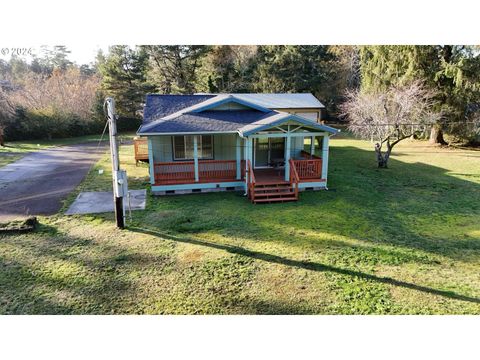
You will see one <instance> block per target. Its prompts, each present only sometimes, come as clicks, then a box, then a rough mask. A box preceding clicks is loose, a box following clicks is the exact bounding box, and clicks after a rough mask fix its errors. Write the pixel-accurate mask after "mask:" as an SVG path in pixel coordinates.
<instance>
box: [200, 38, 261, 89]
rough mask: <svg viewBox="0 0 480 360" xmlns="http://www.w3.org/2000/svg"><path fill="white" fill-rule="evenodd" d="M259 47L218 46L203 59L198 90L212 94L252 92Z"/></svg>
mask: <svg viewBox="0 0 480 360" xmlns="http://www.w3.org/2000/svg"><path fill="white" fill-rule="evenodd" d="M256 53H257V46H233V45H218V46H213V47H212V48H211V50H210V51H209V52H208V53H207V54H206V56H204V57H203V59H202V63H201V67H200V69H199V71H198V82H197V90H198V91H201V92H211V93H224V92H227V93H241V92H251V91H252V88H253V79H252V72H253V70H254V67H255V64H256V63H255V60H256V58H255V56H256Z"/></svg>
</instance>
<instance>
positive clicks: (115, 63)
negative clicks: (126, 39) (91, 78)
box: [97, 45, 153, 118]
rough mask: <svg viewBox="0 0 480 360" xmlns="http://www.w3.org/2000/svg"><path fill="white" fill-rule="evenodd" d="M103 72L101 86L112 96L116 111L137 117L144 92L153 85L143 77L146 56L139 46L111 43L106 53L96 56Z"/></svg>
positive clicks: (146, 62)
mask: <svg viewBox="0 0 480 360" xmlns="http://www.w3.org/2000/svg"><path fill="white" fill-rule="evenodd" d="M97 61H98V64H97V66H98V69H99V71H100V73H101V75H102V84H101V88H102V90H103V91H104V92H105V94H106V95H108V96H111V97H113V98H114V99H115V101H116V104H117V112H118V114H119V115H121V116H125V117H132V118H134V117H138V116H139V114H138V111H139V110H140V109H141V107H142V103H143V101H144V98H145V95H146V93H148V92H149V91H152V90H153V87H152V86H151V85H150V84H148V83H147V81H146V73H147V66H148V56H147V54H146V53H145V51H144V50H143V49H142V48H140V47H138V48H136V49H132V48H130V47H128V46H125V45H115V46H112V47H110V49H109V54H108V56H106V57H103V55H101V56H99V57H97Z"/></svg>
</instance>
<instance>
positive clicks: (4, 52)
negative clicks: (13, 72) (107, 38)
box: [0, 44, 109, 65]
mask: <svg viewBox="0 0 480 360" xmlns="http://www.w3.org/2000/svg"><path fill="white" fill-rule="evenodd" d="M66 46H67V49H68V50H70V51H71V53H70V54H69V59H70V60H71V61H73V62H76V63H77V64H79V65H82V64H89V63H91V62H93V61H95V56H96V55H97V52H98V50H99V49H102V50H103V52H104V53H106V52H107V51H108V46H109V45H92V44H70V45H68V44H67V45H66ZM26 48H31V49H32V53H34V54H36V55H37V56H38V55H41V51H40V46H32V47H28V46H27V47H26ZM12 51H14V49H13V48H11V47H9V48H1V49H0V59H3V60H9V59H10V57H11V53H12ZM22 57H23V58H24V59H25V60H27V61H30V60H31V56H29V55H25V56H22Z"/></svg>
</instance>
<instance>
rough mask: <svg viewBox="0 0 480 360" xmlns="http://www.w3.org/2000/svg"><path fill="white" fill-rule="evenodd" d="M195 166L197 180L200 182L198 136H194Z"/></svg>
mask: <svg viewBox="0 0 480 360" xmlns="http://www.w3.org/2000/svg"><path fill="white" fill-rule="evenodd" d="M193 166H194V169H195V182H198V180H199V178H198V136H197V135H194V136H193Z"/></svg>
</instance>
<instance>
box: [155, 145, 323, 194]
mask: <svg viewBox="0 0 480 360" xmlns="http://www.w3.org/2000/svg"><path fill="white" fill-rule="evenodd" d="M300 154H301V156H300V157H298V158H293V159H290V160H291V165H292V166H293V167H294V168H295V171H296V173H297V175H298V181H299V183H309V182H324V181H325V180H324V179H323V178H322V158H321V157H318V156H316V155H314V154H310V153H308V152H306V151H303V150H302V151H301V153H300ZM152 168H153V174H154V182H153V185H154V186H163V185H177V184H202V183H226V182H236V181H237V182H238V181H242V182H243V181H245V174H246V172H247V166H246V161H245V160H243V159H242V160H240V161H237V160H198V161H197V165H196V164H195V161H194V160H191V161H171V162H155V163H154V164H153V166H152ZM196 168H197V169H198V170H197V171H196ZM285 169H286V167H285V166H277V167H265V168H256V169H253V168H252V169H251V172H252V174H253V175H254V176H255V179H256V183H257V184H272V183H289V180H285V171H286V170H285Z"/></svg>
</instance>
